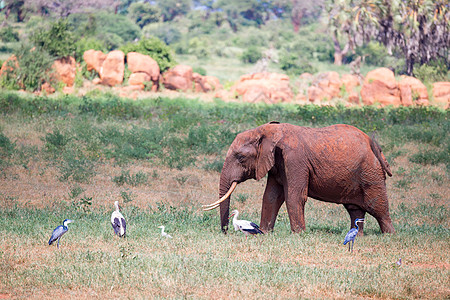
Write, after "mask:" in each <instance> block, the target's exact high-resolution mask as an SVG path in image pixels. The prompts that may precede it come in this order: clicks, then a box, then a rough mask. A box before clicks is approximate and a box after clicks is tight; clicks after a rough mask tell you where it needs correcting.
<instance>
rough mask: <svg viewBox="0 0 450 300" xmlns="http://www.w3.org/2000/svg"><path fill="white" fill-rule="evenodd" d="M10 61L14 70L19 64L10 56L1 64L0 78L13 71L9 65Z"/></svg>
mask: <svg viewBox="0 0 450 300" xmlns="http://www.w3.org/2000/svg"><path fill="white" fill-rule="evenodd" d="M11 61H12V62H13V63H12V64H14V68H18V67H19V62H18V61H17V58H16V56H15V55H11V56H10V57H8V58H7V59H6V60H5V61H4V62H3V64H2V68H1V69H0V77H1V76H2V75H3V73H5V72H8V71H9V72H11V71H12V70H14V68H13V67H12V66H11V63H10V62H11ZM8 65H9V66H8Z"/></svg>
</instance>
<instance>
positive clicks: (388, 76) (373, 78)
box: [361, 68, 402, 106]
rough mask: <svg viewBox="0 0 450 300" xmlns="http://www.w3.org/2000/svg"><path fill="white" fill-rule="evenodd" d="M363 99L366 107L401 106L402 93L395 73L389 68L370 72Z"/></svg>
mask: <svg viewBox="0 0 450 300" xmlns="http://www.w3.org/2000/svg"><path fill="white" fill-rule="evenodd" d="M361 99H362V102H363V104H365V105H373V104H375V103H379V104H381V105H383V106H384V105H394V106H398V105H401V104H402V102H401V99H400V91H399V88H398V84H397V81H396V80H395V76H394V72H392V71H391V70H389V69H388V68H379V69H375V70H373V71H370V72H369V73H368V74H367V76H366V77H365V78H364V84H363V86H362V89H361Z"/></svg>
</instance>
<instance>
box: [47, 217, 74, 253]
mask: <svg viewBox="0 0 450 300" xmlns="http://www.w3.org/2000/svg"><path fill="white" fill-rule="evenodd" d="M72 222H73V221H72V220H69V219H65V220H64V221H63V224H62V225H59V226H58V227H56V228H55V230H53V233H52V236H51V237H50V240H48V244H49V245H51V244H53V242H54V241H56V240H58V243H57V244H56V245H57V247H58V249H59V240H60V239H61V237H62V236H63V235H64V233H66V232H67V231H68V230H69V228H67V224H69V223H72Z"/></svg>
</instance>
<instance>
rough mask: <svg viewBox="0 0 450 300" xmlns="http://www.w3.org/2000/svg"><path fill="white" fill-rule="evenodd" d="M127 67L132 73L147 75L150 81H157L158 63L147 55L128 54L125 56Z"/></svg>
mask: <svg viewBox="0 0 450 300" xmlns="http://www.w3.org/2000/svg"><path fill="white" fill-rule="evenodd" d="M127 65H128V69H129V70H130V71H131V72H133V73H147V74H148V75H149V76H150V78H151V80H152V81H156V80H159V73H160V69H159V66H158V63H157V62H156V60H154V59H153V58H151V57H150V56H148V55H144V54H141V53H137V52H130V53H128V54H127Z"/></svg>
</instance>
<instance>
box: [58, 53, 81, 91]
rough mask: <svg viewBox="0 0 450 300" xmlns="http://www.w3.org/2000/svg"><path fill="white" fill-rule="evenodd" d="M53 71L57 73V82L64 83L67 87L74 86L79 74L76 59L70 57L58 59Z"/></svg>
mask: <svg viewBox="0 0 450 300" xmlns="http://www.w3.org/2000/svg"><path fill="white" fill-rule="evenodd" d="M52 69H53V70H54V71H55V79H56V80H58V81H60V82H63V83H64V84H65V85H66V86H69V87H71V86H73V84H74V82H75V75H76V74H77V63H76V61H75V58H73V57H71V56H69V57H67V58H60V59H57V60H55V61H54V62H53V65H52Z"/></svg>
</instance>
